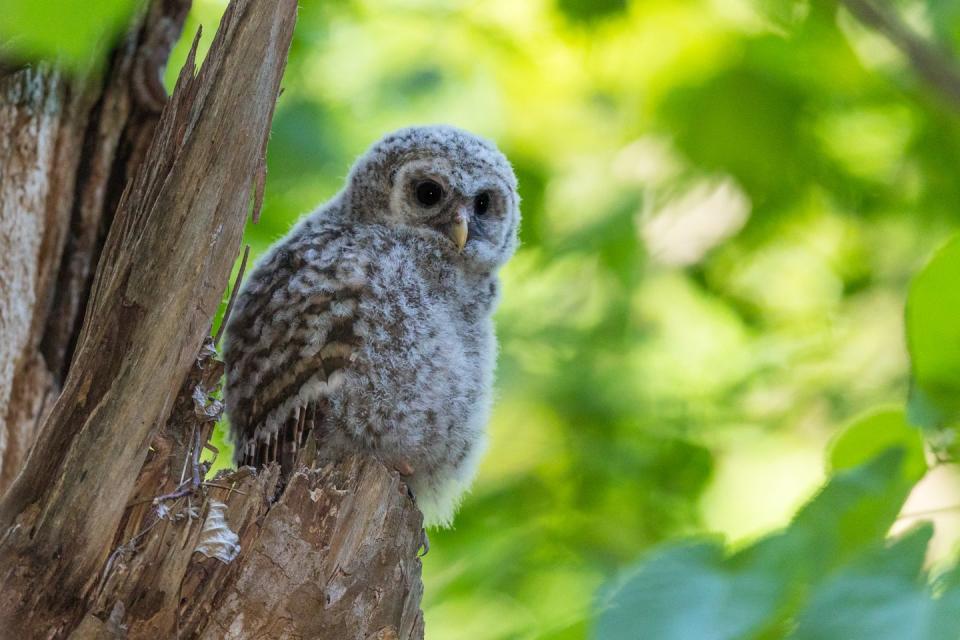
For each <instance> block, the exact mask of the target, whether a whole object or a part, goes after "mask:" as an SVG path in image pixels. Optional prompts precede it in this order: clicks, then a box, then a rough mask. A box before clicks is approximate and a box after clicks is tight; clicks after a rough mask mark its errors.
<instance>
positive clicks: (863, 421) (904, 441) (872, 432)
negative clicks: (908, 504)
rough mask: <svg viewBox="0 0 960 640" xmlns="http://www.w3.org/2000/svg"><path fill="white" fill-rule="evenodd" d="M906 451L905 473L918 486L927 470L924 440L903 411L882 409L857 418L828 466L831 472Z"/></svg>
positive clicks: (842, 436) (839, 436)
mask: <svg viewBox="0 0 960 640" xmlns="http://www.w3.org/2000/svg"><path fill="white" fill-rule="evenodd" d="M895 446H896V447H900V448H902V449H903V450H904V455H905V460H904V465H903V472H904V473H905V474H906V475H907V478H908V479H910V480H911V481H912V482H916V481H917V480H919V479H920V478H921V477H923V474H924V473H925V472H926V470H927V462H926V458H925V456H924V445H923V436H922V435H921V433H920V432H919V431H918V430H917V429H915V428H914V427H912V426H911V425H910V424H909V423H908V422H907V416H906V413H905V412H904V410H903V409H901V408H882V409H876V410H874V411H871V412H869V413H867V414H865V415H863V416H860V417H859V418H856V419H854V420H853V422H851V423H850V424H849V425H847V426H846V427H844V429H843V430H842V431H840V432H839V433H838V434H837V437H836V438H835V439H834V440H833V443H832V444H831V446H830V451H829V457H828V465H829V467H830V470H831V471H834V472H836V471H840V470H842V469H849V468H851V467H855V466H857V465H859V464H863V463H864V462H866V461H867V460H869V459H870V458H872V457H873V456H875V455H877V454H878V453H880V452H881V451H883V450H884V449H887V448H890V447H895Z"/></svg>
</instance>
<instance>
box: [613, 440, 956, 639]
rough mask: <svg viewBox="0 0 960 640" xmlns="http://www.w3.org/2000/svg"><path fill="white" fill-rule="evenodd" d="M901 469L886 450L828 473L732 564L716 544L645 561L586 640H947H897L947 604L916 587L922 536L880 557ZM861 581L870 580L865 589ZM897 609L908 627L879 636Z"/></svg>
mask: <svg viewBox="0 0 960 640" xmlns="http://www.w3.org/2000/svg"><path fill="white" fill-rule="evenodd" d="M903 461H904V455H903V451H902V450H898V449H893V450H889V451H887V452H886V453H883V454H881V455H879V456H878V457H876V458H874V459H873V460H871V461H869V462H867V463H865V464H863V465H862V466H859V467H854V468H853V469H848V470H845V471H842V472H840V473H838V474H837V475H835V476H834V477H833V478H832V479H831V481H830V482H829V483H828V484H827V485H826V487H824V489H823V491H821V492H820V493H819V494H818V495H817V496H816V497H815V498H814V499H813V500H811V501H810V502H809V503H808V504H807V505H806V506H805V507H803V508H802V509H801V510H800V511H799V512H798V513H797V515H796V517H795V518H794V520H793V522H792V523H791V524H790V526H789V527H787V529H786V530H784V531H783V532H781V533H778V534H774V535H771V536H769V537H766V538H764V539H762V540H760V541H758V542H756V543H754V544H752V545H750V546H749V547H746V548H744V549H742V550H740V551H738V552H736V553H734V554H731V555H725V552H724V550H723V546H722V545H721V544H718V543H701V544H693V545H680V546H672V547H667V548H665V549H663V550H660V551H656V552H654V553H653V554H652V556H651V557H649V558H647V559H646V560H645V561H644V562H643V563H642V564H641V565H640V566H639V567H638V568H637V569H636V570H635V572H634V573H632V574H630V575H628V576H627V577H626V578H625V579H622V580H621V582H620V583H619V584H617V585H615V586H613V587H612V588H611V589H610V593H608V594H606V596H605V597H602V598H601V603H600V607H599V609H600V615H599V619H598V623H597V627H596V634H595V635H596V637H597V638H599V639H601V640H621V639H623V640H626V639H628V638H638V637H640V638H646V637H650V638H658V639H660V640H672V639H676V640H687V639H688V638H698V639H702V640H724V639H733V638H764V637H771V636H773V637H779V635H780V633H781V632H782V631H784V630H787V629H790V628H791V627H793V626H794V625H793V622H792V621H793V620H797V621H798V624H797V625H796V630H795V632H794V633H793V634H791V636H790V637H793V638H820V639H823V640H826V639H829V638H837V639H838V640H839V639H841V638H854V637H857V638H859V637H864V638H866V637H869V636H867V635H851V631H852V630H856V633H859V634H863V633H864V630H865V629H870V630H871V631H872V632H873V633H875V634H876V633H880V635H874V636H873V637H874V638H876V639H878V640H879V639H881V638H891V639H894V638H898V639H902V638H907V637H919V638H928V637H929V638H934V637H948V635H943V636H934V635H920V636H916V635H910V633H907V634H904V633H903V629H911V628H912V627H911V626H910V624H909V623H917V622H921V620H919V619H918V618H920V617H923V618H927V620H925V621H924V622H925V624H924V625H923V626H920V627H913V628H915V629H929V628H931V627H929V626H928V625H927V624H926V623H927V622H932V621H933V617H935V616H936V615H937V614H936V611H937V610H938V609H939V608H940V606H941V603H942V602H946V603H947V604H950V603H952V597H953V596H952V595H951V599H950V600H947V601H944V600H942V599H941V600H940V601H933V600H932V598H931V596H930V594H929V593H928V591H927V590H925V589H924V587H923V583H922V582H920V581H919V576H920V575H921V573H922V564H923V557H924V551H925V549H926V543H927V542H928V541H929V538H930V534H931V531H930V529H929V527H923V528H921V529H920V530H918V531H917V532H914V533H913V534H911V535H908V536H906V537H905V538H903V539H902V540H900V541H898V542H896V543H895V544H893V545H891V546H889V547H887V546H886V545H885V536H886V533H887V531H888V530H889V528H890V526H891V525H892V524H893V522H894V519H895V517H896V515H897V513H898V511H899V510H900V507H901V505H902V504H903V501H904V499H905V498H906V496H907V493H908V492H909V490H910V488H911V487H912V481H911V480H908V478H907V477H906V476H907V475H909V474H907V473H906V472H905V470H904V464H903ZM913 475H914V477H913V478H912V480H915V479H916V474H913ZM872 576H876V577H879V578H882V580H878V581H877V582H876V583H872V584H871V577H872ZM858 582H859V583H866V587H867V588H866V589H862V588H861V589H860V590H858V589H857V588H856V587H857V585H858ZM859 586H860V587H864V586H865V585H864V584H860V585H859ZM902 587H909V588H902ZM905 607H910V608H911V609H912V611H911V613H912V614H913V616H912V617H911V618H910V620H909V621H899V622H898V624H897V625H895V626H890V625H887V626H886V627H884V625H883V623H884V622H885V621H887V619H888V618H889V617H890V616H892V615H895V614H894V612H895V611H900V610H902V609H903V608H905ZM858 625H859V626H858ZM958 628H960V627H958Z"/></svg>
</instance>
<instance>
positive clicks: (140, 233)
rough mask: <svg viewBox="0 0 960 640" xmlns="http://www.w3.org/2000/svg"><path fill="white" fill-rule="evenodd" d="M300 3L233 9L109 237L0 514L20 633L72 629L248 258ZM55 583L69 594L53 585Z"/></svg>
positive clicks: (11, 604)
mask: <svg viewBox="0 0 960 640" xmlns="http://www.w3.org/2000/svg"><path fill="white" fill-rule="evenodd" d="M295 13H296V3H295V1H294V0H281V1H279V2H266V1H265V0H259V1H257V0H235V1H234V2H232V3H231V5H230V7H229V8H228V10H227V12H226V14H225V16H224V18H223V20H222V22H221V25H220V30H219V31H218V33H217V36H216V37H215V39H214V42H213V44H212V46H211V49H210V52H209V54H208V56H207V58H206V60H205V61H204V64H203V66H202V67H201V69H200V71H199V73H198V74H197V75H196V76H194V75H193V71H194V69H193V62H192V58H191V61H190V62H189V63H188V64H187V65H186V67H185V69H184V71H183V73H182V74H181V76H180V79H179V81H178V83H177V88H176V90H175V91H174V94H173V96H172V98H171V100H170V101H169V102H168V103H167V105H166V106H165V108H164V110H163V113H162V114H161V117H160V121H159V123H158V125H157V130H156V134H155V135H154V137H153V140H152V142H151V144H150V147H149V149H148V151H147V153H146V156H145V157H146V159H145V161H144V163H143V165H141V167H140V168H139V170H138V171H137V174H136V177H135V178H134V179H133V180H132V182H130V183H129V184H128V186H127V189H126V191H125V192H124V194H123V197H122V198H121V200H120V203H119V205H118V208H117V212H116V215H115V218H114V221H113V224H112V225H111V227H110V232H109V235H108V236H107V239H106V243H105V246H104V249H103V253H102V255H101V257H100V261H99V265H98V268H97V273H96V277H95V280H94V283H93V286H92V288H91V292H90V296H89V301H88V303H87V305H86V313H85V321H84V324H83V329H82V330H81V333H80V336H79V339H78V343H77V349H76V354H75V356H74V361H73V365H72V366H71V368H70V374H69V375H68V377H67V379H66V382H65V387H64V391H63V393H62V394H61V395H60V397H59V399H58V400H57V402H56V404H55V405H54V407H53V409H52V411H51V413H50V415H49V417H48V418H47V419H46V420H45V421H44V423H43V426H42V427H41V429H40V433H39V436H38V439H37V443H36V445H35V446H34V448H33V450H32V452H31V454H30V457H29V458H28V459H27V463H26V466H25V469H24V471H23V472H22V473H21V474H20V475H19V476H18V478H17V479H16V481H15V482H14V483H13V485H12V486H11V488H10V490H9V491H8V492H7V493H6V495H5V496H4V497H3V500H2V502H0V527H2V529H3V530H5V531H6V533H5V535H4V536H3V538H2V539H0V567H2V568H3V569H2V571H3V576H2V577H3V579H4V582H5V590H4V594H3V596H2V597H0V619H3V620H4V621H5V622H6V623H7V625H8V626H7V628H8V629H9V628H19V629H24V630H26V629H34V628H37V627H40V628H48V629H51V630H52V634H53V635H58V634H61V633H63V632H64V630H65V629H66V628H68V627H70V626H72V624H73V621H74V618H75V616H76V612H77V607H76V602H65V601H64V600H65V598H64V596H63V595H58V594H70V595H69V598H67V599H82V598H83V597H84V596H85V595H86V594H89V592H90V590H91V589H92V588H93V587H94V586H95V584H96V582H97V576H98V575H99V573H100V569H101V567H102V566H103V563H104V562H105V561H106V560H107V556H108V554H109V553H110V549H111V545H112V542H113V539H114V534H115V531H116V529H117V526H118V524H119V522H120V519H121V516H122V514H123V511H124V508H125V506H126V504H127V501H128V499H129V497H130V493H131V491H132V489H133V486H134V480H135V478H136V477H137V474H138V472H139V470H140V468H141V466H142V465H143V462H144V459H145V457H146V454H147V449H148V445H149V443H150V441H151V438H152V436H153V434H154V433H155V432H156V430H157V428H158V427H159V426H160V425H162V424H164V422H165V421H166V418H167V416H168V415H169V413H170V410H171V408H172V405H173V400H174V398H175V397H176V395H177V392H178V391H179V389H180V387H181V385H182V383H183V381H184V378H185V377H186V374H187V373H188V371H189V370H190V367H191V365H192V363H193V361H194V359H195V357H196V354H197V351H198V349H199V347H200V345H201V342H202V340H203V338H204V337H205V336H206V333H207V331H208V330H209V326H210V319H211V318H212V316H213V314H214V312H215V310H216V307H217V304H218V303H219V301H220V296H221V294H222V292H223V290H224V288H225V285H226V280H227V277H228V275H229V271H230V267H231V265H232V263H233V260H234V258H235V256H236V255H237V249H238V247H239V243H240V238H241V234H242V229H243V224H244V221H245V219H246V215H247V214H248V212H249V203H250V200H251V194H252V193H253V192H254V186H255V185H256V184H259V182H260V181H261V178H260V177H258V173H259V172H262V171H263V167H264V163H263V152H264V149H265V145H266V139H267V135H268V131H269V125H270V122H271V119H272V114H273V109H274V105H275V103H276V98H277V95H278V93H279V88H280V78H281V76H282V73H283V69H284V65H285V61H286V54H287V51H288V48H289V45H290V39H291V36H292V30H293V24H294V19H295ZM54 583H55V586H54Z"/></svg>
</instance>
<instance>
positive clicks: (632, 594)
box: [595, 543, 784, 640]
mask: <svg viewBox="0 0 960 640" xmlns="http://www.w3.org/2000/svg"><path fill="white" fill-rule="evenodd" d="M783 590H784V585H783V583H782V582H781V581H779V580H778V579H777V576H776V575H774V574H773V573H772V572H769V571H764V570H763V568H762V567H757V566H747V567H738V566H732V563H730V562H729V561H728V560H727V558H725V556H724V551H723V547H722V545H720V544H716V543H699V544H687V545H680V546H675V547H671V548H667V549H664V550H661V551H659V552H657V553H656V554H654V555H653V557H651V558H649V559H648V560H647V561H646V562H644V563H643V565H642V566H641V568H640V570H639V571H637V572H636V573H635V574H634V575H632V576H629V577H628V578H626V580H625V581H624V582H623V583H622V584H620V585H618V586H615V587H614V588H613V589H612V593H610V594H609V595H608V596H607V598H604V600H605V602H604V603H603V604H601V614H600V621H599V623H598V624H597V628H596V634H595V635H596V637H597V638H599V639H601V640H635V639H636V638H657V639H658V640H689V639H690V638H697V640H725V639H727V638H742V637H749V636H750V635H751V634H753V633H755V632H756V631H758V630H759V629H761V628H762V627H763V626H764V625H765V623H766V621H767V619H768V618H769V617H770V616H771V615H772V614H773V613H774V611H776V609H777V606H778V603H779V601H780V599H781V597H782V596H783Z"/></svg>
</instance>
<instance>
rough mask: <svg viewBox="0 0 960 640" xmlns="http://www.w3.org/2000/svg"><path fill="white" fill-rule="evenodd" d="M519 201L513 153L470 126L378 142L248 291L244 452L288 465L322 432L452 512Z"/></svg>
mask: <svg viewBox="0 0 960 640" xmlns="http://www.w3.org/2000/svg"><path fill="white" fill-rule="evenodd" d="M435 197H436V198H438V201H437V202H435V203H434V202H433V200H434V198H435ZM518 205H519V198H518V195H517V189H516V178H515V177H514V174H513V170H512V169H511V167H510V164H509V163H508V162H507V159H506V158H505V157H504V156H503V155H502V154H501V153H500V152H499V151H498V150H497V149H496V147H494V146H493V145H492V144H491V143H489V142H487V141H485V140H482V139H480V138H477V137H476V136H473V135H471V134H470V133H467V132H465V131H462V130H459V129H454V128H452V127H415V128H410V129H403V130H400V131H397V132H395V133H393V134H390V135H388V136H386V137H385V138H383V139H382V140H380V141H379V142H378V143H376V144H375V145H373V147H371V148H370V150H369V151H368V152H367V153H366V154H365V155H364V156H362V157H361V158H360V159H359V160H358V161H357V163H356V164H355V165H354V167H353V169H352V171H351V172H350V175H349V177H348V179H347V185H346V187H345V188H344V189H343V190H342V191H341V192H340V193H339V194H338V195H336V196H335V197H334V198H333V199H332V200H330V201H329V202H328V203H327V204H325V205H323V206H322V207H320V208H319V209H317V210H316V211H314V212H313V213H311V214H310V215H308V216H306V217H305V218H304V219H303V220H301V221H300V222H299V223H298V224H297V225H296V226H295V227H294V228H293V230H291V231H290V233H289V234H288V235H287V236H286V237H285V238H283V239H282V240H281V241H280V242H278V243H277V244H276V245H274V246H273V247H272V248H271V249H270V251H269V252H267V254H266V255H265V256H264V257H263V259H262V260H261V261H260V262H259V263H258V265H257V266H256V268H255V269H254V271H253V273H252V274H251V275H250V277H249V278H248V279H247V280H246V282H245V283H244V285H243V288H242V290H241V292H240V294H239V296H238V298H237V302H236V307H235V309H234V311H233V314H232V316H231V318H230V321H229V323H228V326H227V333H226V336H227V338H226V349H225V359H226V364H227V383H226V406H227V413H228V416H229V418H230V424H231V430H232V437H233V441H234V444H235V446H236V459H237V462H238V463H242V464H262V463H264V462H266V461H269V460H280V461H281V463H283V464H286V465H287V466H289V465H290V464H291V461H292V459H293V457H294V456H295V454H296V451H297V450H298V449H299V448H300V447H302V446H303V444H304V443H305V439H306V437H308V435H307V434H308V433H313V434H314V436H315V437H316V438H317V439H318V443H319V447H320V450H321V452H322V453H323V455H324V457H325V458H327V459H335V458H337V457H339V456H342V455H343V454H344V453H347V452H354V451H362V452H368V453H373V454H375V455H377V456H379V457H380V458H382V459H383V460H384V461H385V462H387V463H388V464H391V465H393V466H394V467H396V468H397V469H400V470H401V471H403V472H404V473H406V474H408V475H409V477H408V482H409V483H410V485H411V488H412V489H413V491H414V494H415V495H416V497H417V501H418V503H419V504H420V506H421V508H422V509H423V510H424V513H425V515H426V518H427V522H428V523H432V524H448V523H449V522H450V519H451V518H452V516H453V513H454V511H455V510H456V506H457V504H458V502H459V498H460V496H461V494H462V493H463V491H464V490H465V489H466V488H467V486H468V485H469V483H470V481H471V480H472V477H473V474H474V472H475V469H476V465H477V462H478V459H479V456H480V454H481V453H482V451H483V448H484V430H485V425H486V421H487V417H488V413H489V408H490V401H491V388H492V383H493V370H494V364H495V359H496V339H495V336H494V332H493V323H492V321H491V314H492V312H493V310H494V307H495V305H496V302H497V298H498V287H499V284H498V279H497V271H498V270H499V268H500V267H501V266H503V264H504V263H505V262H506V261H507V260H508V259H509V258H510V256H511V255H512V254H513V252H514V249H515V247H516V244H517V226H518V223H519V219H520V212H519V206H518ZM460 246H462V249H461V248H460Z"/></svg>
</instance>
